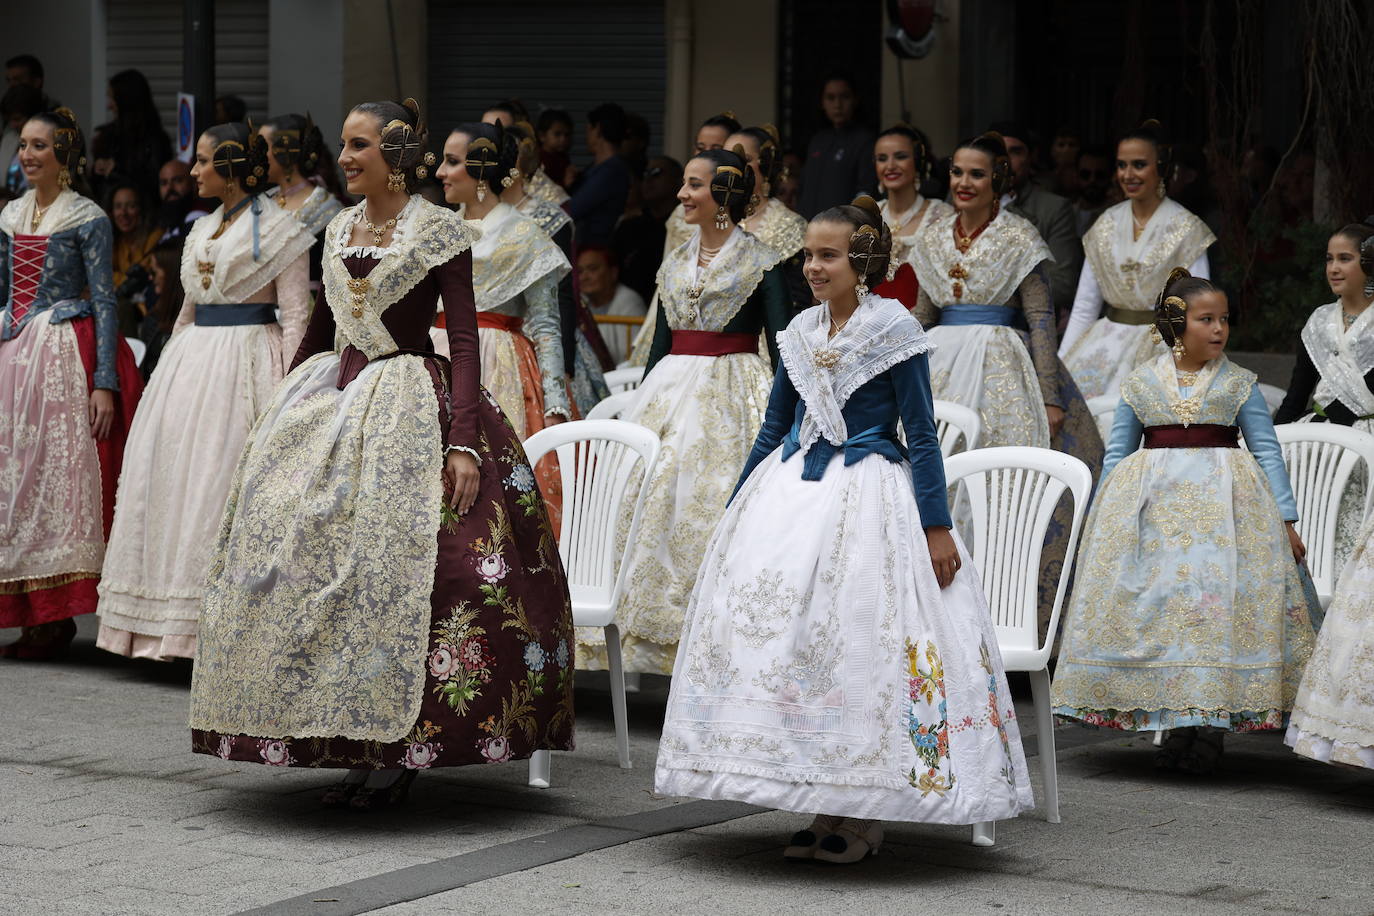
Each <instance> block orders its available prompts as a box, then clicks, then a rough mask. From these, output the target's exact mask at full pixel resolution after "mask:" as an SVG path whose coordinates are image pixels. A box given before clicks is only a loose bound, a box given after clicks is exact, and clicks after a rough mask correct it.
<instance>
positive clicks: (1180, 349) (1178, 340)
mask: <svg viewBox="0 0 1374 916" xmlns="http://www.w3.org/2000/svg"><path fill="white" fill-rule="evenodd" d="M1173 350H1174V362H1178V361H1179V360H1181V359H1183V357H1185V356H1187V355H1188V350H1187V348H1186V347H1184V346H1183V338H1182V337H1175V338H1174V346H1173Z"/></svg>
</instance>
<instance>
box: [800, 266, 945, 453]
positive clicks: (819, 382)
mask: <svg viewBox="0 0 1374 916" xmlns="http://www.w3.org/2000/svg"><path fill="white" fill-rule="evenodd" d="M829 332H830V305H829V303H826V302H822V303H821V304H820V305H813V306H812V307H811V308H809V309H807V310H806V311H804V312H802V313H801V314H800V315H798V316H797V317H796V318H793V319H792V321H791V323H789V324H788V325H787V329H786V330H784V331H783V332H782V333H781V334H779V335H778V352H779V354H780V355H781V356H782V362H783V365H784V366H785V367H786V368H787V375H788V377H789V378H791V379H792V384H793V385H794V386H795V387H796V389H797V393H798V394H800V395H801V397H802V400H803V401H805V402H806V413H805V414H804V416H803V418H802V425H801V431H800V439H801V450H802V453H803V454H805V453H806V452H807V450H809V449H810V448H811V446H812V445H813V444H814V443H815V442H816V440H817V439H819V438H820V437H822V436H824V437H825V440H826V441H827V442H829V443H830V444H831V445H840V444H842V443H843V442H844V441H845V439H847V438H848V437H849V434H848V431H847V429H846V426H845V422H844V414H843V410H844V405H845V404H846V403H847V402H848V401H849V397H850V395H852V394H853V393H854V392H855V391H857V390H859V388H860V387H862V386H863V385H865V384H867V383H868V382H869V381H871V380H873V379H874V378H876V377H877V376H878V375H880V374H882V373H883V372H886V371H887V370H888V369H891V368H892V367H893V366H895V365H897V364H899V363H902V362H904V361H906V360H908V359H910V358H911V357H913V356H916V355H918V354H921V353H927V352H929V351H930V350H931V349H933V345H932V344H931V342H930V340H929V338H927V337H926V332H925V330H924V329H923V328H922V327H921V323H920V322H919V321H917V320H916V319H915V318H913V317H912V316H911V313H910V312H908V311H907V310H906V306H904V305H902V303H900V302H898V301H897V300H896V299H884V298H882V297H881V296H876V295H873V294H871V293H870V294H869V295H867V296H865V297H864V298H863V299H862V300H861V301H860V302H859V307H858V308H857V309H856V310H855V311H854V314H853V316H852V317H851V318H850V319H849V321H848V323H847V324H845V326H844V328H843V329H842V330H841V331H840V333H838V334H836V335H835V336H834V337H833V338H829V339H827V335H828V334H829Z"/></svg>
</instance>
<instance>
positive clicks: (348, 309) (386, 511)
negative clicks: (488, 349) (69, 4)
mask: <svg viewBox="0 0 1374 916" xmlns="http://www.w3.org/2000/svg"><path fill="white" fill-rule="evenodd" d="M423 148H424V129H423V127H422V126H421V124H420V118H419V111H418V106H416V105H415V104H414V102H412V101H411V100H407V102H406V105H405V106H401V105H397V104H395V103H392V102H369V103H365V104H363V105H359V106H358V107H356V108H354V109H353V111H352V112H351V113H350V114H349V116H348V120H347V121H346V122H345V123H344V129H343V152H342V153H341V154H340V156H339V165H340V166H341V167H342V168H343V172H344V175H345V177H346V178H347V181H348V189H349V191H350V192H352V193H354V194H359V195H363V196H364V200H363V202H362V203H360V204H358V205H357V206H356V207H351V208H349V209H346V210H344V211H343V212H342V213H340V214H339V215H338V216H337V217H335V219H334V220H333V221H332V222H331V223H330V225H329V228H328V229H327V230H326V232H325V253H324V268H323V269H324V298H325V301H324V302H323V303H322V304H321V306H317V307H316V309H315V313H314V315H313V316H312V317H311V321H310V326H309V328H308V329H307V331H306V336H305V339H304V340H303V341H302V343H301V348H300V351H299V352H298V353H297V355H296V360H295V362H296V365H295V367H294V369H293V371H292V372H291V374H290V375H289V376H287V378H286V379H285V380H284V381H283V383H282V386H281V388H280V389H279V390H278V394H277V397H276V399H275V401H274V403H273V404H272V406H271V407H270V408H268V410H267V412H266V414H264V416H263V417H262V418H261V419H260V420H259V421H258V425H257V427H256V428H255V429H254V431H253V433H252V434H251V435H250V437H249V441H248V445H247V447H246V448H245V450H244V454H243V458H242V459H241V461H240V464H239V469H238V473H237V475H236V480H235V484H234V487H233V489H232V490H231V492H230V497H229V502H228V505H227V506H226V509H225V517H224V522H223V525H222V528H221V532H220V538H219V544H218V546H217V548H216V556H215V559H214V561H213V562H212V565H211V570H210V576H209V583H208V588H207V592H206V602H205V609H204V612H203V615H202V619H201V637H200V647H199V657H198V659H197V664H196V672H195V680H194V682H193V684H192V688H191V727H192V747H193V749H194V750H195V751H197V752H199V753H204V754H216V755H218V756H220V757H223V758H225V759H231V760H249V761H253V762H258V763H265V764H268V765H273V766H312V767H337V768H347V769H349V771H350V772H349V774H348V776H347V777H346V778H345V780H344V781H343V783H341V784H340V785H338V786H336V787H335V788H333V789H331V790H329V791H328V792H326V793H325V796H324V799H323V800H324V802H325V803H326V804H332V805H339V804H349V805H351V806H352V807H355V808H370V807H373V806H375V805H377V804H384V803H387V802H395V801H399V800H400V799H401V798H403V797H404V796H405V794H406V791H407V789H408V787H409V785H410V782H411V780H413V778H414V776H415V774H416V773H417V772H418V771H419V770H422V769H428V768H430V767H435V766H462V765H465V764H470V763H483V762H488V763H500V762H502V761H506V760H512V759H518V758H522V757H528V756H529V755H530V754H531V753H533V752H534V751H536V750H540V749H560V750H561V749H568V748H570V747H571V746H572V725H573V711H572V616H571V612H570V609H569V604H568V586H567V580H566V578H565V577H564V574H563V569H562V566H561V564H560V562H559V557H558V550H557V547H556V545H555V543H554V538H553V531H552V529H551V528H550V526H549V522H548V516H547V513H546V512H545V509H544V505H543V501H542V500H541V499H540V497H539V493H538V490H537V489H536V488H535V485H534V474H533V472H532V471H531V469H530V466H529V463H528V462H527V461H526V459H525V454H524V451H523V450H522V448H521V446H520V443H519V440H518V439H517V438H516V437H515V435H514V433H513V431H512V430H511V427H510V424H509V423H508V422H507V420H506V418H505V417H504V416H503V415H502V414H501V412H500V410H499V409H498V408H497V406H496V403H495V402H494V401H493V400H492V399H491V397H490V395H488V394H487V393H486V392H485V391H484V390H483V389H482V388H481V387H480V385H479V384H478V373H479V369H478V354H477V323H476V315H475V310H474V305H473V293H472V253H471V250H470V246H471V242H472V236H471V234H470V232H469V231H468V229H467V228H466V226H465V225H464V223H463V221H462V220H461V219H460V218H459V217H458V216H457V215H456V214H454V213H452V212H451V211H449V210H446V209H443V208H441V207H436V206H434V205H432V204H430V203H428V202H427V201H425V200H424V199H423V198H421V197H419V196H414V197H412V196H410V194H409V193H408V189H409V187H411V186H412V185H413V183H414V181H415V180H417V179H422V178H424V177H425V176H426V174H427V171H428V169H429V168H430V167H431V166H432V164H433V159H432V156H429V155H427V154H424V153H423ZM440 297H442V299H443V303H444V311H445V314H446V315H447V316H448V326H447V329H446V331H447V335H448V343H449V350H450V353H451V354H452V363H451V364H450V363H448V362H447V361H445V360H444V359H442V358H441V357H438V356H435V355H434V353H433V351H432V348H431V345H430V342H429V334H428V331H429V328H430V325H431V324H432V323H433V321H434V315H435V311H436V306H437V302H438V299H439V298H440Z"/></svg>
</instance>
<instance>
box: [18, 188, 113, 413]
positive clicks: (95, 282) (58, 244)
mask: <svg viewBox="0 0 1374 916" xmlns="http://www.w3.org/2000/svg"><path fill="white" fill-rule="evenodd" d="M18 205H19V201H13V202H11V203H10V204H9V206H11V207H16V206H18ZM113 253H114V241H113V235H112V233H111V229H110V220H109V219H108V218H107V217H106V216H105V215H104V214H100V215H99V216H96V217H94V218H92V219H88V220H87V221H85V222H83V223H81V224H80V225H78V226H74V227H72V228H70V229H64V230H62V231H60V232H56V233H54V234H53V235H51V236H49V237H48V250H47V255H46V257H45V258H44V260H43V272H42V276H41V278H40V279H39V281H38V292H37V294H36V296H35V297H34V301H33V304H32V305H30V306H29V310H28V311H27V312H26V313H25V314H24V317H23V318H22V319H20V321H19V323H18V325H16V324H15V323H14V322H13V321H11V320H10V309H11V307H12V305H13V303H12V301H11V300H12V288H11V279H12V277H13V274H14V240H13V239H12V238H11V237H10V235H9V234H8V233H7V232H0V298H2V299H3V301H4V303H5V310H4V313H3V315H0V318H2V319H3V321H2V322H0V327H2V328H3V330H2V331H0V340H10V339H12V338H14V337H17V336H19V334H20V333H21V332H22V331H23V329H24V328H25V327H26V326H27V325H28V323H29V322H30V321H32V320H33V318H34V316H35V315H37V314H39V313H40V312H45V311H52V313H53V314H52V317H51V318H50V319H49V320H50V321H52V322H54V323H60V322H63V321H70V320H72V319H73V318H81V317H84V316H86V315H91V316H94V318H95V341H96V369H95V387H97V388H107V389H109V390H111V391H117V390H119V379H118V377H117V376H116V374H115V348H116V346H118V343H119V326H118V322H117V319H116V317H115V294H114V270H113V267H112V264H111V261H112V258H113ZM87 290H89V298H82V296H83V293H86V291H87Z"/></svg>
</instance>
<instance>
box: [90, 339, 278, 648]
mask: <svg viewBox="0 0 1374 916" xmlns="http://www.w3.org/2000/svg"><path fill="white" fill-rule="evenodd" d="M284 374H285V366H284V365H283V364H282V354H281V328H280V327H279V326H278V325H275V324H258V325H245V326H242V327H201V326H198V325H192V326H190V327H188V328H186V329H185V330H183V331H181V332H180V333H178V334H177V335H176V337H174V338H173V339H172V341H171V342H170V343H169V344H168V345H167V349H166V351H165V352H164V353H163V356H162V360H161V362H159V364H158V367H157V371H156V372H155V373H153V377H152V380H151V381H150V382H149V384H148V388H147V389H146V390H145V391H144V393H143V400H142V401H141V402H140V403H139V409H138V413H137V414H135V415H134V422H133V426H132V428H131V429H130V430H129V441H128V444H127V445H126V446H125V450H124V473H123V476H122V477H121V478H120V481H119V501H118V502H117V503H116V504H115V517H114V525H113V526H112V527H111V529H110V546H109V548H108V550H107V551H106V553H105V569H104V572H103V573H102V574H101V581H100V606H99V612H100V634H99V636H98V637H97V639H96V644H97V645H98V646H100V647H101V648H102V649H107V650H109V651H111V652H117V653H119V654H120V655H129V656H134V657H146V658H169V657H181V658H194V657H195V654H196V628H197V623H198V621H199V619H200V606H201V602H202V600H203V599H204V595H205V574H206V572H207V571H208V570H209V568H210V550H211V548H213V547H214V544H215V538H216V536H217V535H218V534H219V526H220V519H221V517H222V516H223V514H224V501H225V500H226V499H227V498H228V496H229V485H230V483H232V482H233V479H234V469H235V468H236V467H238V463H239V455H240V454H241V453H242V452H243V443H244V442H245V441H246V440H247V439H248V431H249V430H250V429H252V428H253V423H254V421H256V420H257V418H258V414H260V413H261V412H262V411H263V410H265V409H266V408H267V405H268V404H269V403H270V402H271V400H272V393H273V391H274V390H275V389H276V386H277V384H278V383H279V382H280V381H281V379H282V376H283V375H284Z"/></svg>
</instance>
